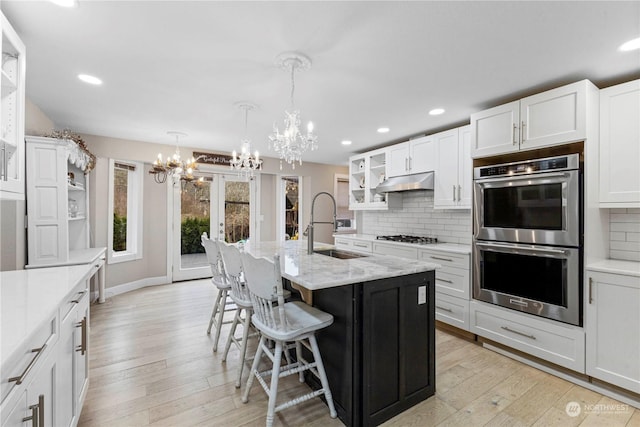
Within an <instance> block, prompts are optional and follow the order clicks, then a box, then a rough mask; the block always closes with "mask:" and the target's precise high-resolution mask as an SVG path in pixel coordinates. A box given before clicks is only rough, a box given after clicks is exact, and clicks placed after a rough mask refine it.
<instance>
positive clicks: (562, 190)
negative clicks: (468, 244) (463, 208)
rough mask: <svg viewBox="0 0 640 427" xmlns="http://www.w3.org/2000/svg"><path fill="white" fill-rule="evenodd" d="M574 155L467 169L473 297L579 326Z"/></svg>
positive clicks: (578, 193)
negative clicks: (470, 172) (470, 184)
mask: <svg viewBox="0 0 640 427" xmlns="http://www.w3.org/2000/svg"><path fill="white" fill-rule="evenodd" d="M582 194H583V191H582V172H581V167H580V156H579V154H569V155H564V156H558V157H547V158H541V159H533V160H527V161H521V162H513V163H504V164H498V165H491V166H482V167H476V168H474V195H473V196H474V215H473V216H474V224H473V225H474V241H473V263H474V269H473V297H474V298H475V299H478V300H482V301H486V302H490V303H493V304H498V305H501V306H504V307H508V308H511V309H515V310H519V311H524V312H527V313H532V314H536V315H539V316H543V317H547V318H550V319H555V320H558V321H561V322H566V323H570V324H573V325H581V324H582V310H581V307H582V303H581V301H582V291H581V290H582V257H583V255H582V235H583V230H582V217H583V213H582V203H583V198H582Z"/></svg>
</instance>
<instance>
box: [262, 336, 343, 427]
mask: <svg viewBox="0 0 640 427" xmlns="http://www.w3.org/2000/svg"><path fill="white" fill-rule="evenodd" d="M281 363H282V341H276V348H275V350H274V358H273V371H271V387H270V388H269V405H268V407H267V427H272V426H273V417H274V415H275V410H276V396H277V395H278V380H279V378H280V364H281ZM323 386H324V385H323ZM331 403H332V404H333V401H332V402H331ZM334 412H335V411H334Z"/></svg>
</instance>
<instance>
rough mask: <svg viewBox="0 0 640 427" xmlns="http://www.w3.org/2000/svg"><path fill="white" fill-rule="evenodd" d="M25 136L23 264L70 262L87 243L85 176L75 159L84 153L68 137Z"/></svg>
mask: <svg viewBox="0 0 640 427" xmlns="http://www.w3.org/2000/svg"><path fill="white" fill-rule="evenodd" d="M26 141H27V199H28V200H29V203H28V205H27V228H28V233H27V234H28V257H29V259H28V265H27V267H28V268H32V267H42V266H53V265H61V264H66V263H73V262H75V261H74V258H82V255H83V253H84V252H85V251H86V250H87V249H88V248H89V191H88V190H89V176H88V175H85V174H84V171H83V170H82V166H83V165H85V164H86V163H84V162H86V159H81V158H80V156H84V155H85V154H84V153H82V152H81V151H79V149H78V147H77V145H76V143H75V142H73V141H70V140H64V139H56V138H46V137H34V136H27V138H26ZM77 262H78V263H80V261H77ZM85 262H90V260H87V261H85Z"/></svg>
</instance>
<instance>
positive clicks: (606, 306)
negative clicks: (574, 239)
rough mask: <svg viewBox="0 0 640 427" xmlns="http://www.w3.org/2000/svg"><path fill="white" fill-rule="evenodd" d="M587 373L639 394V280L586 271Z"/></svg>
mask: <svg viewBox="0 0 640 427" xmlns="http://www.w3.org/2000/svg"><path fill="white" fill-rule="evenodd" d="M587 277H588V280H589V281H588V283H587V286H586V289H585V292H586V295H585V300H586V301H585V307H586V310H585V320H586V322H585V323H586V324H585V329H586V332H587V351H586V353H587V354H586V356H587V357H586V359H587V374H588V375H590V376H592V377H594V378H598V379H600V380H602V381H606V382H608V383H611V384H615V385H617V386H619V387H622V388H624V389H626V390H630V391H632V392H634V393H640V362H639V361H640V277H638V276H630V275H623V274H609V273H603V272H598V271H589V270H587Z"/></svg>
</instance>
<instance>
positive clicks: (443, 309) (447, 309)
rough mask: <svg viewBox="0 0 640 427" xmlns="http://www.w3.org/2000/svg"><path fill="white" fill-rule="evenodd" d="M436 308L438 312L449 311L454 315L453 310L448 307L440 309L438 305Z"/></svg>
mask: <svg viewBox="0 0 640 427" xmlns="http://www.w3.org/2000/svg"><path fill="white" fill-rule="evenodd" d="M436 308H437V309H438V310H442V311H447V312H449V313H453V310H451V309H450V308H447V307H440V306H439V305H436Z"/></svg>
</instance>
